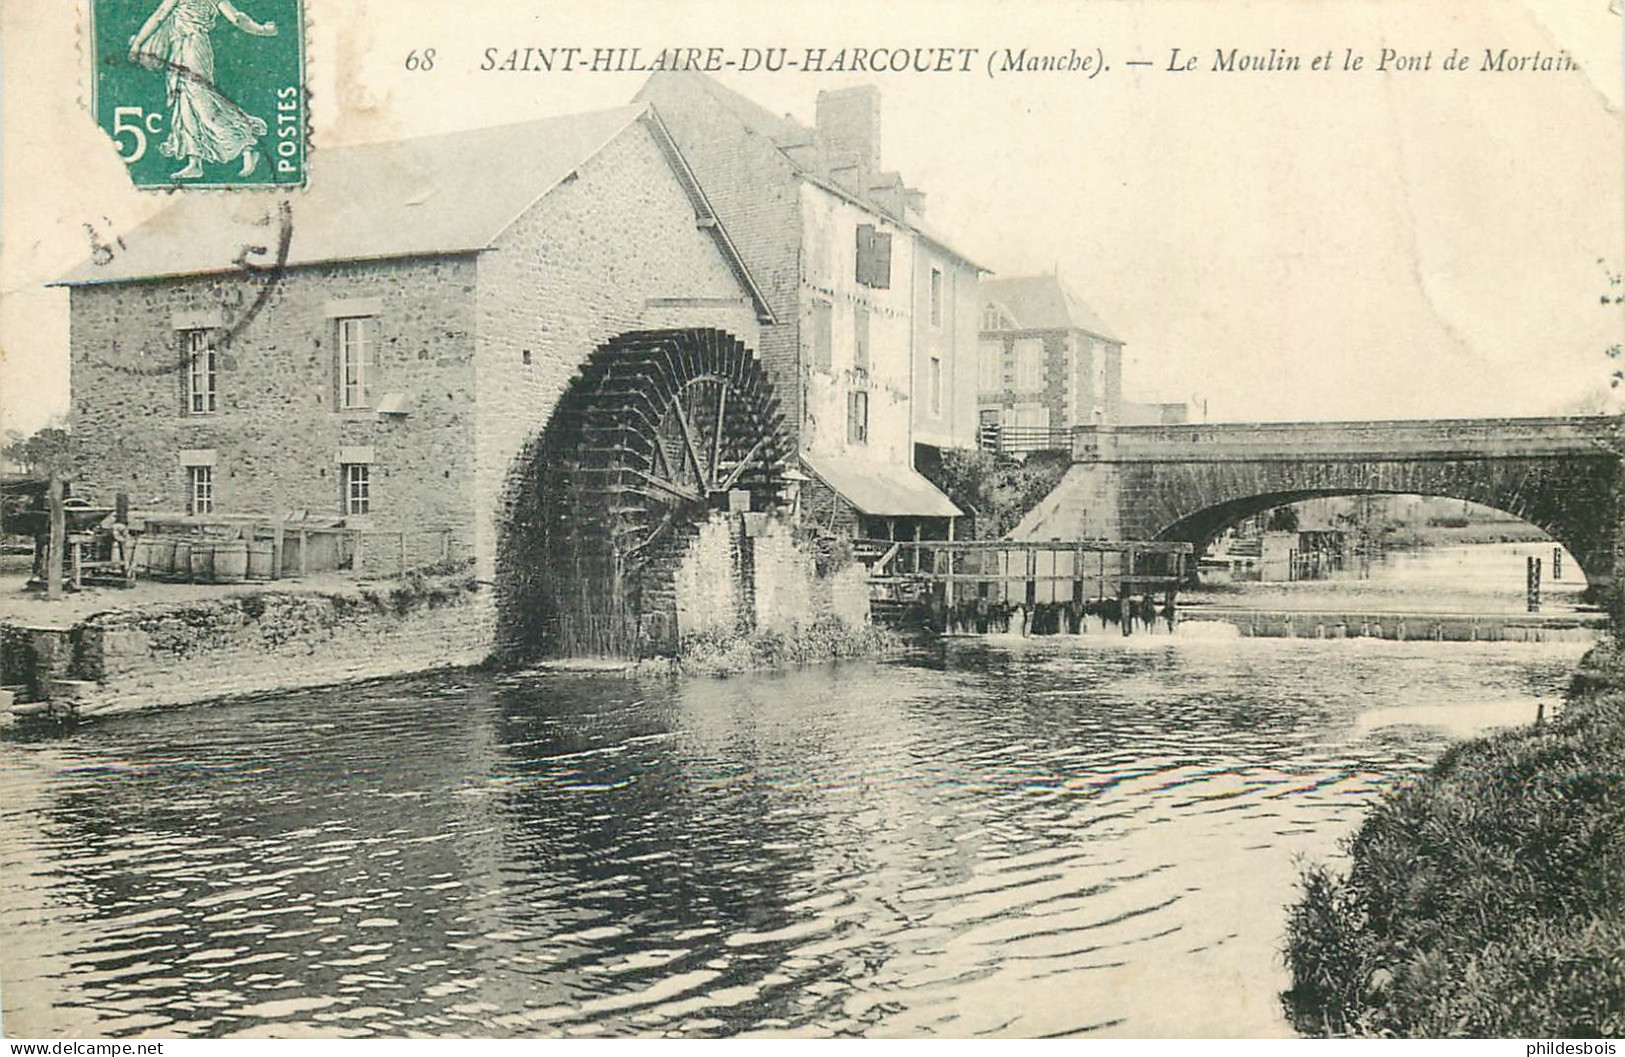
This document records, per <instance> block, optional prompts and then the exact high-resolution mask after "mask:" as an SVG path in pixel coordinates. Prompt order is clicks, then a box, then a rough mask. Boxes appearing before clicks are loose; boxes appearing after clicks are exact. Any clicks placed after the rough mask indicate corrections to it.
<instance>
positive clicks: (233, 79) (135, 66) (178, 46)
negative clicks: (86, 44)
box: [90, 0, 308, 188]
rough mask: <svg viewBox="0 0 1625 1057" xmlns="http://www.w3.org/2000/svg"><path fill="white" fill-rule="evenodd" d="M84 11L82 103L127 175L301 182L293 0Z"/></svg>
mask: <svg viewBox="0 0 1625 1057" xmlns="http://www.w3.org/2000/svg"><path fill="white" fill-rule="evenodd" d="M239 5H240V6H239ZM90 11H91V16H90V17H91V33H90V39H91V42H92V47H93V61H94V63H95V67H94V77H93V82H92V83H93V89H92V91H93V104H92V108H93V110H94V112H95V115H96V121H97V123H98V124H100V125H101V127H102V131H104V132H106V133H107V134H108V135H109V136H110V137H112V139H113V142H114V143H115V144H116V145H117V148H118V153H119V157H120V158H122V159H123V160H124V164H125V165H126V166H128V167H129V171H130V179H131V180H132V181H134V183H135V185H136V186H137V187H152V188H160V187H161V188H172V187H286V186H290V185H294V186H298V185H302V184H304V182H305V160H306V153H307V146H308V145H307V143H306V133H307V128H308V123H307V121H306V112H305V107H306V100H305V48H304V41H305V26H304V3H303V0H235V2H234V0H90Z"/></svg>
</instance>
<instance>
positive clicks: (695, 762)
mask: <svg viewBox="0 0 1625 1057" xmlns="http://www.w3.org/2000/svg"><path fill="white" fill-rule="evenodd" d="M1582 649H1583V647H1582V646H1580V645H1577V644H1564V645H1552V646H1533V645H1493V646H1492V645H1468V644H1460V645H1439V644H1432V643H1427V644H1415V643H1410V644H1407V643H1392V642H1374V641H1346V642H1330V643H1327V642H1301V641H1289V640H1282V641H1274V640H1261V639H1252V640H1244V641H1240V642H1233V641H1226V642H1211V641H1201V640H1184V639H1181V638H1177V637H1157V638H1135V639H1131V640H1124V639H1122V638H1121V637H1119V636H1115V635H1091V636H1087V637H1085V638H1084V639H1081V640H1080V639H1070V638H1068V639H1053V640H1037V641H1033V642H1021V641H1014V642H1006V643H999V644H994V645H990V644H986V643H977V642H974V641H971V642H965V643H960V644H956V645H954V646H952V647H950V648H948V649H947V650H946V651H937V652H930V653H925V654H922V655H920V656H917V657H914V658H911V659H910V660H909V661H907V662H903V663H892V664H866V663H865V664H849V665H843V666H840V667H837V668H828V669H815V670H808V671H801V672H794V673H788V674H779V675H763V676H755V677H747V678H740V679H730V680H722V681H717V680H696V681H686V682H680V683H666V682H652V683H642V682H634V681H629V680H626V679H622V678H618V677H614V676H604V675H595V676H571V675H561V674H558V673H546V674H544V673H533V674H528V675H518V676H510V677H499V676H488V675H472V674H463V675H459V676H442V677H435V678H421V679H412V680H401V681H394V682H389V683H380V684H374V685H370V686H365V687H360V688H349V689H345V690H338V691H324V692H312V693H304V694H292V695H285V696H280V697H278V698H277V699H275V700H267V701H260V702H252V703H248V702H240V703H230V704H223V705H217V706H213V707H202V708H192V709H184V710H179V711H175V712H170V713H166V714H160V715H148V716H138V717H129V718H126V719H122V720H118V721H114V722H108V723H104V724H101V725H99V726H96V727H92V728H88V729H86V730H82V731H80V732H79V733H78V734H76V735H74V736H73V737H71V738H68V739H64V740H59V741H51V742H43V743H35V744H15V743H13V744H6V745H0V764H3V767H4V770H3V772H0V788H3V789H4V792H5V796H4V800H3V805H0V892H3V900H0V932H3V934H4V936H5V937H6V945H5V948H4V951H3V953H0V972H3V974H4V985H5V986H4V1012H5V1018H6V1022H5V1029H6V1031H7V1032H9V1033H10V1034H12V1035H14V1036H37V1035H61V1034H75V1035H90V1034H137V1033H150V1034H158V1035H198V1036H237V1035H284V1036H286V1035H323V1036H345V1035H391V1036H393V1035H402V1034H428V1035H437V1034H467V1035H527V1034H541V1035H573V1034H596V1033H613V1034H640V1033H641V1034H658V1033H668V1032H670V1033H682V1034H692V1035H710V1034H729V1033H736V1032H753V1033H772V1032H786V1033H794V1034H811V1035H831V1034H867V1035H927V1034H941V1035H954V1036H963V1035H977V1034H1006V1035H1022V1036H1032V1035H1048V1034H1068V1033H1082V1032H1101V1033H1111V1034H1124V1035H1271V1034H1285V1033H1287V1031H1288V1029H1287V1027H1286V1025H1285V1023H1284V1022H1283V1021H1282V1019H1281V1017H1280V1015H1279V1013H1278V1011H1277V1009H1276V1002H1275V992H1276V991H1277V990H1279V988H1280V987H1281V986H1282V985H1283V983H1284V976H1283V970H1282V968H1281V966H1280V963H1279V960H1278V956H1277V954H1276V945H1277V943H1278V939H1279V935H1280V931H1281V926H1282V920H1283V910H1282V907H1283V904H1284V903H1285V902H1286V901H1287V900H1288V899H1289V898H1290V896H1291V893H1292V883H1293V879H1294V876H1295V871H1294V856H1296V855H1298V854H1300V853H1309V854H1312V855H1317V856H1323V855H1327V854H1330V853H1332V852H1334V850H1335V846H1336V841H1337V839H1338V838H1339V837H1340V836H1341V835H1343V834H1345V833H1347V832H1348V831H1349V830H1350V829H1351V827H1352V826H1353V825H1354V823H1355V822H1356V821H1357V819H1358V817H1359V815H1360V812H1361V811H1362V809H1363V808H1364V807H1365V806H1366V805H1367V804H1368V803H1369V802H1370V801H1371V800H1372V798H1373V797H1374V796H1376V795H1377V794H1378V793H1379V792H1380V791H1381V790H1382V789H1384V788H1387V787H1389V786H1390V785H1392V784H1393V783H1394V782H1395V781H1396V780H1398V779H1399V778H1401V777H1403V776H1404V775H1406V774H1409V773H1412V772H1414V771H1415V770H1417V769H1418V768H1421V767H1423V766H1425V765H1426V764H1427V763H1428V762H1429V761H1430V760H1432V759H1433V758H1434V757H1435V756H1436V755H1437V754H1438V752H1439V751H1440V750H1441V748H1442V746H1443V745H1444V744H1445V739H1446V737H1447V734H1446V733H1445V732H1444V730H1441V729H1440V728H1441V727H1444V728H1448V729H1449V734H1450V735H1459V734H1460V733H1462V731H1464V730H1466V729H1468V728H1470V727H1472V726H1474V725H1475V723H1476V722H1478V721H1479V720H1480V719H1481V718H1482V717H1490V718H1492V719H1494V720H1497V721H1518V722H1523V721H1527V720H1529V719H1532V718H1533V716H1534V714H1535V710H1536V708H1537V706H1538V705H1540V704H1542V703H1544V704H1545V706H1546V707H1547V709H1548V710H1551V709H1552V708H1554V707H1555V706H1556V703H1557V700H1558V697H1559V695H1560V693H1561V690H1562V688H1563V686H1564V684H1565V682H1566V680H1567V678H1568V673H1569V672H1570V671H1571V669H1572V667H1573V665H1574V663H1575V661H1576V660H1577V659H1578V657H1579V655H1580V652H1581V651H1582Z"/></svg>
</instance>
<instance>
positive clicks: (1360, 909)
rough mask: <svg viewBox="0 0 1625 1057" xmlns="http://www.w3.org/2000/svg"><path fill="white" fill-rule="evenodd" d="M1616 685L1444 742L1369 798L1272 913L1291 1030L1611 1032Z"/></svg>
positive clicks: (1620, 902)
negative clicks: (1285, 973)
mask: <svg viewBox="0 0 1625 1057" xmlns="http://www.w3.org/2000/svg"><path fill="white" fill-rule="evenodd" d="M1622 769H1625V692H1621V691H1618V690H1608V691H1604V692H1600V693H1583V694H1580V695H1578V696H1576V697H1575V698H1574V699H1573V700H1572V702H1571V703H1570V705H1569V706H1568V707H1567V708H1566V709H1565V710H1564V712H1563V713H1562V714H1561V715H1560V716H1559V717H1558V718H1557V719H1555V720H1554V721H1552V722H1549V723H1545V724H1543V725H1540V726H1536V727H1532V728H1523V729H1517V730H1509V731H1503V732H1500V733H1498V734H1494V735H1491V736H1488V737H1485V738H1482V739H1478V740H1475V741H1470V742H1464V743H1462V744H1460V745H1457V746H1455V747H1454V748H1453V749H1452V750H1451V751H1449V752H1447V753H1446V754H1445V756H1444V757H1443V758H1442V759H1441V760H1440V761H1439V762H1438V763H1437V764H1436V765H1435V766H1434V767H1433V768H1432V770H1431V771H1429V773H1428V774H1427V775H1426V776H1424V777H1423V778H1421V779H1419V780H1417V781H1416V782H1414V783H1412V784H1411V785H1409V786H1408V787H1406V788H1404V789H1402V790H1401V791H1400V792H1399V793H1397V794H1396V795H1394V796H1393V797H1391V798H1389V799H1388V800H1386V801H1385V802H1383V803H1382V804H1381V805H1379V806H1378V807H1377V808H1376V809H1375V810H1374V811H1373V812H1372V814H1371V815H1370V816H1369V817H1368V818H1367V819H1366V821H1365V823H1364V824H1363V825H1362V826H1361V828H1360V830H1359V832H1358V833H1357V834H1356V835H1355V836H1354V838H1353V840H1352V841H1351V842H1350V845H1349V852H1350V859H1351V862H1350V866H1349V869H1348V872H1347V874H1346V875H1340V874H1337V873H1334V872H1333V871H1331V870H1329V869H1327V868H1326V867H1324V866H1319V865H1315V866H1310V867H1308V868H1307V869H1306V870H1305V871H1304V874H1303V877H1302V879H1301V886H1302V890H1303V896H1302V899H1301V901H1300V902H1299V903H1298V904H1297V906H1296V907H1294V908H1293V910H1292V913H1291V917H1290V920H1289V922H1288V927H1287V945H1286V952H1285V953H1286V958H1287V962H1288V965H1289V966H1290V968H1291V970H1292V988H1291V990H1289V991H1287V992H1286V993H1285V994H1284V995H1283V996H1282V998H1283V1001H1284V1002H1285V1004H1286V1008H1287V1012H1288V1015H1289V1016H1290V1017H1291V1019H1292V1021H1293V1024H1294V1025H1295V1026H1296V1027H1297V1028H1298V1030H1300V1031H1302V1032H1305V1033H1308V1034H1314V1035H1328V1034H1329V1035H1399V1036H1422V1037H1437V1036H1448V1035H1465V1036H1502V1037H1505V1036H1522V1037H1539V1036H1558V1037H1594V1036H1618V1035H1621V1034H1625V775H1622V773H1621V771H1622Z"/></svg>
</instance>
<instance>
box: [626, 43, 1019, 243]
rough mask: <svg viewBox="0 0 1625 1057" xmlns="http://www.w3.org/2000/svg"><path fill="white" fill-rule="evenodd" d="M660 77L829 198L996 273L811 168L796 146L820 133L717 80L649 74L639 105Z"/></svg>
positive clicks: (680, 73) (656, 93)
mask: <svg viewBox="0 0 1625 1057" xmlns="http://www.w3.org/2000/svg"><path fill="white" fill-rule="evenodd" d="M662 79H671V80H682V81H685V82H687V83H689V84H692V85H696V86H698V87H699V88H700V89H701V90H702V91H703V92H704V94H705V96H706V97H707V98H709V99H710V100H711V101H712V102H713V103H715V104H716V105H717V106H718V107H719V108H720V109H722V110H723V111H724V112H726V113H728V114H730V115H731V116H732V117H733V118H734V119H735V120H736V121H738V122H739V123H740V124H741V125H743V126H744V127H745V128H746V129H748V130H749V131H750V132H752V133H755V134H756V135H758V136H761V137H763V138H764V139H765V140H767V141H768V142H770V143H772V144H773V146H774V147H776V148H777V149H778V151H779V154H780V156H782V157H783V158H784V160H785V161H786V162H788V163H789V165H790V168H791V169H792V170H793V171H794V172H795V174H796V175H797V176H799V177H801V178H802V179H804V180H806V181H807V182H809V183H812V184H814V185H816V186H818V187H821V188H823V189H824V190H825V191H828V192H829V193H830V194H833V195H835V196H836V197H838V198H842V199H845V200H846V201H848V202H851V203H853V204H854V205H858V206H862V207H863V208H864V209H867V210H870V211H871V212H875V213H880V214H882V215H884V216H885V217H887V218H888V219H890V220H891V221H893V222H894V223H896V224H897V225H899V226H900V227H903V228H906V229H908V230H910V231H913V232H914V233H915V234H917V235H919V236H920V237H921V238H922V239H924V240H925V241H927V242H929V243H931V244H932V245H933V246H935V247H936V248H937V249H939V250H941V251H942V252H944V253H946V254H948V255H949V256H951V257H956V258H958V259H959V260H960V261H962V262H964V263H965V264H968V265H970V266H971V267H973V268H975V269H977V270H978V271H982V272H991V271H992V269H991V268H987V267H984V266H982V265H980V264H978V263H976V262H975V261H973V260H971V259H970V258H969V257H967V256H965V255H964V254H963V253H961V252H960V251H959V250H957V249H955V248H954V247H953V246H952V245H951V244H950V243H948V242H947V241H945V240H944V239H943V237H942V236H941V235H940V234H938V233H936V232H935V231H933V230H932V229H931V228H929V227H927V226H926V225H924V224H921V223H920V222H919V221H918V220H911V219H905V218H903V217H900V216H897V215H896V214H894V213H892V212H891V211H889V210H887V209H886V208H884V207H883V206H881V205H880V204H879V203H878V202H876V201H874V200H873V199H872V198H870V197H869V196H867V195H861V194H858V193H857V192H855V191H853V190H852V189H851V188H848V187H843V186H841V185H840V184H839V183H837V182H835V181H834V180H833V179H831V178H830V176H829V175H828V174H827V173H825V172H822V171H820V170H819V168H818V167H817V166H816V165H809V164H807V162H806V160H805V159H806V155H804V154H802V153H800V152H797V151H794V150H793V149H792V148H793V147H795V146H797V145H806V144H811V143H813V142H815V140H816V137H817V135H818V133H817V130H815V129H811V128H808V127H807V126H806V125H803V124H802V123H801V122H800V121H797V120H796V119H795V117H793V116H792V115H790V114H784V115H782V116H781V115H778V114H775V113H773V112H772V111H771V110H769V109H767V108H766V107H764V106H762V105H761V104H760V103H757V102H756V101H755V100H753V99H750V98H748V97H746V96H744V95H741V94H740V93H738V92H736V91H734V90H733V89H731V88H728V87H726V86H724V85H722V84H719V83H718V82H717V81H716V79H715V78H712V77H710V76H708V75H706V74H704V73H700V72H699V71H696V70H661V71H659V72H657V73H652V74H650V75H649V79H648V80H647V81H645V82H644V84H643V87H642V88H640V89H639V90H638V94H637V95H636V96H635V97H634V98H635V99H637V100H639V101H653V102H655V103H656V105H657V106H658V100H659V97H660V95H661V92H660V90H659V83H660V81H661V80H662ZM872 175H874V176H875V177H884V176H887V175H890V176H893V177H897V181H898V182H899V183H901V182H902V180H901V177H898V175H897V174H896V173H889V174H888V173H874V174H872Z"/></svg>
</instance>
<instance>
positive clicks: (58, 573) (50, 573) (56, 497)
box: [45, 473, 68, 601]
mask: <svg viewBox="0 0 1625 1057" xmlns="http://www.w3.org/2000/svg"><path fill="white" fill-rule="evenodd" d="M45 503H46V506H47V507H48V508H49V510H50V513H51V535H50V537H49V540H50V542H49V543H48V544H47V545H48V546H49V547H50V550H48V551H46V552H45V597H46V598H49V599H51V600H52V601H55V600H57V599H59V598H61V597H62V549H63V548H64V547H65V546H66V545H67V542H68V512H67V510H65V509H64V508H63V506H62V477H61V475H60V474H57V473H52V474H51V480H50V483H49V484H48V485H47V486H46V492H45Z"/></svg>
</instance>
